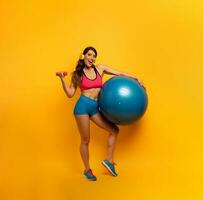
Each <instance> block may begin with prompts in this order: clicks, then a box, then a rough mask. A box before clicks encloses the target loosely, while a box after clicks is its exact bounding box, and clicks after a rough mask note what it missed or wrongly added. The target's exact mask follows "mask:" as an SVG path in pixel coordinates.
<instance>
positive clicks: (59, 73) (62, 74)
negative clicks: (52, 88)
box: [56, 72, 68, 78]
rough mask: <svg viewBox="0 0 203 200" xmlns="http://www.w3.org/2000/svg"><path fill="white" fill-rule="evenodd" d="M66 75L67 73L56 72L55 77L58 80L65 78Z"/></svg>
mask: <svg viewBox="0 0 203 200" xmlns="http://www.w3.org/2000/svg"><path fill="white" fill-rule="evenodd" d="M67 75H68V73H67V72H56V76H59V77H60V78H63V77H65V76H67Z"/></svg>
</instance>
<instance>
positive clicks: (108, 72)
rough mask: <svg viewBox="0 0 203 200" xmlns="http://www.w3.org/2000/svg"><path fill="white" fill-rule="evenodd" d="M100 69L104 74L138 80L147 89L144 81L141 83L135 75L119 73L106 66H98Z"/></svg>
mask: <svg viewBox="0 0 203 200" xmlns="http://www.w3.org/2000/svg"><path fill="white" fill-rule="evenodd" d="M98 67H99V68H100V69H102V71H103V73H104V74H110V75H116V76H127V77H130V78H133V79H135V80H137V81H138V82H139V83H140V84H141V85H142V86H143V87H144V88H145V86H144V84H143V83H142V81H140V80H139V79H138V78H137V77H135V76H134V75H131V74H128V73H126V72H122V71H118V70H115V69H112V68H111V67H108V66H105V65H98Z"/></svg>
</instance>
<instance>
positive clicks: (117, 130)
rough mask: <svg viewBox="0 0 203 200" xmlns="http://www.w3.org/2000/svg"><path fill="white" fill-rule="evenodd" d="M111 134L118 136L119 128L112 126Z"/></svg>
mask: <svg viewBox="0 0 203 200" xmlns="http://www.w3.org/2000/svg"><path fill="white" fill-rule="evenodd" d="M111 133H112V134H118V133H119V128H118V126H116V125H114V126H113V129H112V131H111Z"/></svg>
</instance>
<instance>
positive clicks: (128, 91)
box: [98, 76, 148, 125]
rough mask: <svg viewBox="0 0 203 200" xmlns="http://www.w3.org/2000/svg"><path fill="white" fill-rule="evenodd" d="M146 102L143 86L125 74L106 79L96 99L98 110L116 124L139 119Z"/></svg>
mask: <svg viewBox="0 0 203 200" xmlns="http://www.w3.org/2000/svg"><path fill="white" fill-rule="evenodd" d="M147 104H148V97H147V93H146V90H145V88H144V87H143V86H141V85H140V83H139V82H138V81H137V80H135V79H133V78H130V77H126V76H115V77H112V78H110V79H109V80H107V81H106V82H105V83H104V85H103V87H102V89H101V91H100V94H99V99H98V105H99V110H100V111H101V113H102V114H103V115H104V117H106V118H107V119H108V120H109V121H111V122H112V123H114V124H118V125H126V124H130V123H132V122H134V121H136V120H138V119H140V118H141V117H142V116H143V114H144V113H145V111H146V109H147Z"/></svg>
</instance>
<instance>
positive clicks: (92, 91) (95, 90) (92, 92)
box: [81, 88, 101, 101]
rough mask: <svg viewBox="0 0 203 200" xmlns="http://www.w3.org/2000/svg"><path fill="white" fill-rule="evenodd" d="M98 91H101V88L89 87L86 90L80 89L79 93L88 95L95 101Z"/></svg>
mask: <svg viewBox="0 0 203 200" xmlns="http://www.w3.org/2000/svg"><path fill="white" fill-rule="evenodd" d="M100 91H101V88H91V89H87V90H82V91H81V93H82V94H83V95H85V96H86V97H89V98H91V99H94V100H96V101H97V100H98V96H99V92H100Z"/></svg>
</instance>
